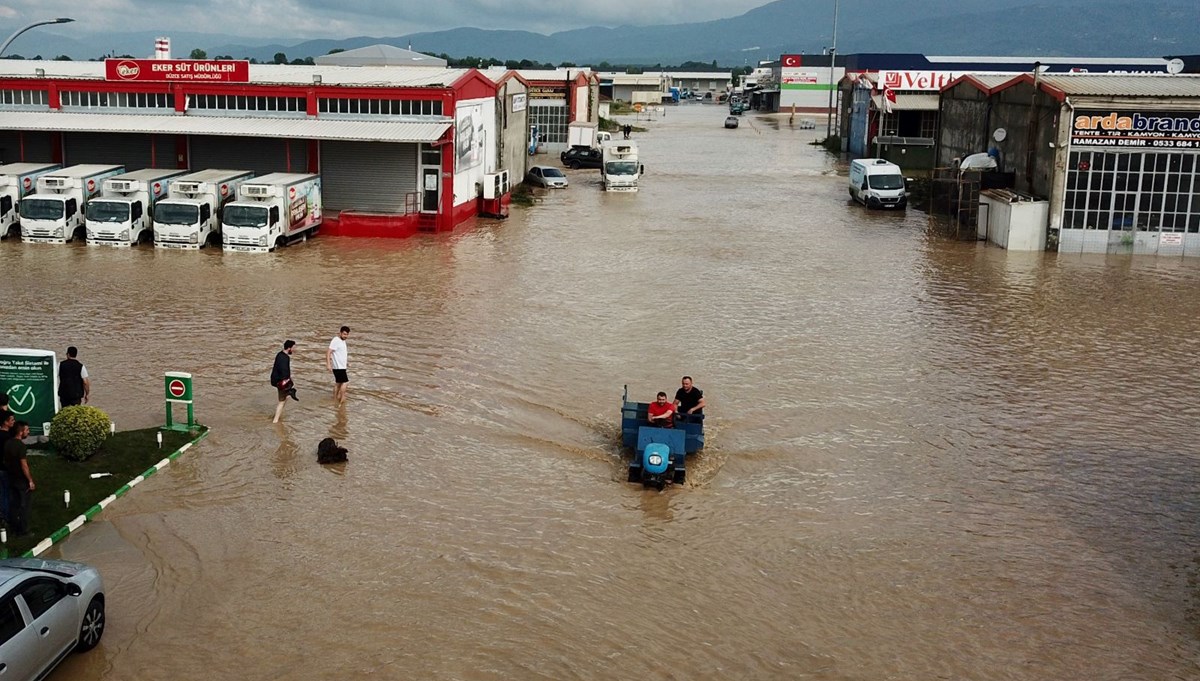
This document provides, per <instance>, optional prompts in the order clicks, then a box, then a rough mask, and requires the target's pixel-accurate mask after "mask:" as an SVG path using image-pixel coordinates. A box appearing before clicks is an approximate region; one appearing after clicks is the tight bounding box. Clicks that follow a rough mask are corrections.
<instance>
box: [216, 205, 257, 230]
mask: <svg viewBox="0 0 1200 681" xmlns="http://www.w3.org/2000/svg"><path fill="white" fill-rule="evenodd" d="M222 222H224V223H225V224H227V225H229V226H230V227H266V226H267V207H266V206H226V207H225V217H224V219H223V220H222Z"/></svg>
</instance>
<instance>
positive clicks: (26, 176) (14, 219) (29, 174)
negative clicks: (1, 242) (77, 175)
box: [0, 163, 62, 239]
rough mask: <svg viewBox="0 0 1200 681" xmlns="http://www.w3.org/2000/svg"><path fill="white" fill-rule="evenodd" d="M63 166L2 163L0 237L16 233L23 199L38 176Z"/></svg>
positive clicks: (0, 170) (55, 164)
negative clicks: (19, 207)
mask: <svg viewBox="0 0 1200 681" xmlns="http://www.w3.org/2000/svg"><path fill="white" fill-rule="evenodd" d="M59 168H62V166H60V165H58V164H57V163H9V164H6V165H0V239H4V238H7V237H8V236H10V235H11V234H14V233H16V231H17V224H18V221H19V220H20V219H21V216H20V213H19V212H18V210H17V207H18V205H20V201H21V199H23V198H25V195H26V194H29V193H30V192H31V191H33V189H34V188H35V183H36V182H37V178H38V177H40V176H42V175H45V174H46V173H49V172H53V171H55V170H58V169H59Z"/></svg>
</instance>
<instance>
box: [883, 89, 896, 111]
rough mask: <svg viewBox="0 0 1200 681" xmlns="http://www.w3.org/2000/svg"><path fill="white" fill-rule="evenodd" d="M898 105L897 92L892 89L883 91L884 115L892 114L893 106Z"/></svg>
mask: <svg viewBox="0 0 1200 681" xmlns="http://www.w3.org/2000/svg"><path fill="white" fill-rule="evenodd" d="M895 103H896V91H895V90H893V89H892V88H890V87H885V88H884V89H883V111H884V113H892V106H893V105H895Z"/></svg>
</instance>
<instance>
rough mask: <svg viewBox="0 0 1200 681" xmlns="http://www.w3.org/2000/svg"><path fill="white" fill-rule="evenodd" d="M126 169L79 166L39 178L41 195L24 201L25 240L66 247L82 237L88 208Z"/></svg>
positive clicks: (38, 183)
mask: <svg viewBox="0 0 1200 681" xmlns="http://www.w3.org/2000/svg"><path fill="white" fill-rule="evenodd" d="M123 172H125V167H124V166H105V165H78V166H70V167H68V168H63V169H62V170H57V171H54V172H52V173H46V174H45V175H42V176H41V177H39V178H38V179H37V193H36V194H30V195H28V196H26V197H25V198H23V199H21V239H22V240H24V241H34V242H40V243H50V244H65V243H66V242H68V241H70V240H72V239H74V238H75V237H76V236H80V235H82V232H83V230H84V226H83V211H84V206H86V205H87V202H88V201H90V200H91V199H92V198H93V197H95V196H96V195H97V194H99V193H100V186H101V184H102V183H103V182H104V181H105V180H107V179H108V178H110V177H113V176H115V175H120V174H121V173H123Z"/></svg>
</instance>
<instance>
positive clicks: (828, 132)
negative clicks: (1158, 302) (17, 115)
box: [0, 0, 839, 140]
mask: <svg viewBox="0 0 1200 681" xmlns="http://www.w3.org/2000/svg"><path fill="white" fill-rule="evenodd" d="M838 1H839V0H833V45H832V46H831V47H830V48H829V125H828V126H827V127H826V128H825V139H827V140H828V139H829V138H830V137H833V114H834V111H833V92H834V87H835V86H834V84H833V63H834V58H835V57H836V56H837V20H838ZM0 52H3V50H0Z"/></svg>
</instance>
